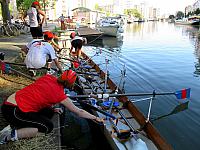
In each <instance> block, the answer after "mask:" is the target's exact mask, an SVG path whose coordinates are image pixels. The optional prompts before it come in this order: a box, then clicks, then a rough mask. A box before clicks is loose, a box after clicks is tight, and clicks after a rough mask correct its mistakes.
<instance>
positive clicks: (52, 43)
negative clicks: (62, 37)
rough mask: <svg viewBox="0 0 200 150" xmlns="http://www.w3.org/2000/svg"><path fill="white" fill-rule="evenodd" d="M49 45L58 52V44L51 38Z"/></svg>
mask: <svg viewBox="0 0 200 150" xmlns="http://www.w3.org/2000/svg"><path fill="white" fill-rule="evenodd" d="M51 45H52V46H53V48H54V49H55V50H56V52H60V50H61V49H60V47H59V45H58V44H56V43H55V42H54V41H53V40H52V42H51Z"/></svg>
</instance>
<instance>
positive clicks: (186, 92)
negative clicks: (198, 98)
mask: <svg viewBox="0 0 200 150" xmlns="http://www.w3.org/2000/svg"><path fill="white" fill-rule="evenodd" d="M190 90H191V89H190V88H186V89H182V90H178V91H175V92H161V93H156V92H155V91H154V92H152V93H125V94H102V93H101V94H96V95H94V94H90V95H76V96H70V95H69V97H71V98H91V97H96V98H99V99H102V98H108V97H120V96H151V95H152V96H155V95H175V96H176V98H177V99H185V98H190Z"/></svg>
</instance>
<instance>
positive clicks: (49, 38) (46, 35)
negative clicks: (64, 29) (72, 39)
mask: <svg viewBox="0 0 200 150" xmlns="http://www.w3.org/2000/svg"><path fill="white" fill-rule="evenodd" d="M43 35H44V40H45V41H52V39H53V38H54V34H53V33H52V32H50V31H45V32H43Z"/></svg>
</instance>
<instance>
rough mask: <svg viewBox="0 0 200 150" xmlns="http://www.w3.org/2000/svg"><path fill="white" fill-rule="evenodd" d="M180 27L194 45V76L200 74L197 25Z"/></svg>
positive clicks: (199, 42) (199, 35) (199, 33)
mask: <svg viewBox="0 0 200 150" xmlns="http://www.w3.org/2000/svg"><path fill="white" fill-rule="evenodd" d="M180 27H181V28H182V31H183V32H182V33H183V35H186V36H188V37H189V39H190V41H191V42H192V44H193V45H194V48H195V49H194V54H195V57H196V61H195V62H194V67H195V71H194V76H196V77H199V76H200V32H199V26H180Z"/></svg>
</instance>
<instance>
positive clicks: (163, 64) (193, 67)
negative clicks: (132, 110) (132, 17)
mask: <svg viewBox="0 0 200 150" xmlns="http://www.w3.org/2000/svg"><path fill="white" fill-rule="evenodd" d="M99 49H101V51H102V54H100V55H99V56H95V57H93V59H94V60H95V61H96V63H97V64H100V66H101V68H102V69H104V70H105V64H103V63H104V62H105V57H106V58H108V59H110V60H111V61H110V63H109V65H108V70H109V73H110V77H111V78H112V79H113V80H114V81H115V83H119V80H120V77H119V75H120V69H122V68H123V65H124V64H126V75H127V77H126V79H125V84H124V89H125V92H126V93H130V92H152V91H153V90H156V91H157V92H174V91H176V90H179V89H182V88H188V87H189V88H191V98H190V100H189V103H185V102H187V101H186V100H181V101H180V100H179V101H178V100H177V99H176V97H175V96H173V95H171V96H157V97H156V100H155V101H154V102H153V106H152V111H151V120H155V121H153V124H154V125H155V127H156V128H157V129H158V131H159V132H160V133H161V135H162V136H163V137H164V138H165V139H166V140H167V142H168V143H169V144H171V145H172V147H173V148H174V149H175V150H188V149H192V150H196V149H199V147H200V143H199V139H198V138H199V137H200V132H199V130H200V117H199V116H200V109H199V107H200V101H199V95H198V92H199V90H198V89H199V87H200V50H199V38H198V28H194V27H191V26H180V25H179V26H178V25H174V24H169V23H167V22H146V23H140V24H138V23H134V24H128V25H126V27H125V33H124V35H123V39H122V38H121V41H120V40H119V41H118V40H117V39H116V38H105V39H104V40H103V42H102V44H101V45H99V47H97V48H96V47H92V46H90V47H87V54H88V55H90V56H92V55H94V54H95V51H96V50H99ZM120 87H121V88H122V85H121V86H120ZM181 103H184V104H181ZM136 105H137V107H138V108H139V109H140V110H141V111H142V112H143V114H144V115H145V116H147V113H148V106H149V102H148V101H144V102H138V103H136ZM156 118H157V119H156Z"/></svg>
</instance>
